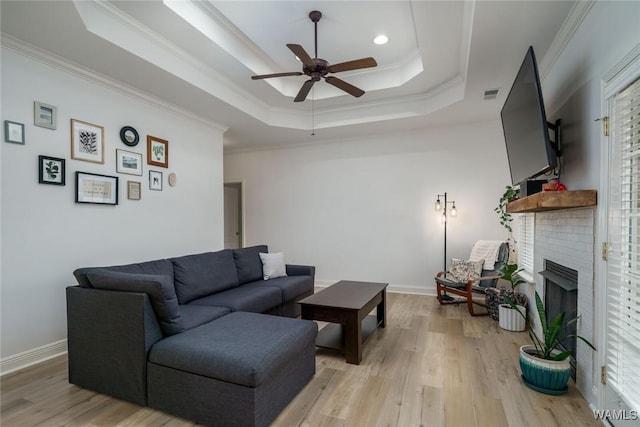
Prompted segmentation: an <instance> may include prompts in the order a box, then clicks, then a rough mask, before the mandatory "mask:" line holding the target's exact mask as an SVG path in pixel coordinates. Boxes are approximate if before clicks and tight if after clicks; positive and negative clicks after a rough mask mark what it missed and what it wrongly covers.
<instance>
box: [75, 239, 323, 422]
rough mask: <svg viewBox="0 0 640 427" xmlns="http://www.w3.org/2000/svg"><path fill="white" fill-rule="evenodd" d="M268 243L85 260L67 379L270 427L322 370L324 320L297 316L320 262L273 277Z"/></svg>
mask: <svg viewBox="0 0 640 427" xmlns="http://www.w3.org/2000/svg"><path fill="white" fill-rule="evenodd" d="M267 251H268V248H267V246H253V247H249V248H242V249H235V250H221V251H218V252H207V253H202V254H194V255H186V256H182V257H177V258H171V259H161V260H156V261H149V262H142V263H137V264H129V265H121V266H111V267H90V268H79V269H77V270H76V271H74V276H75V277H76V279H77V281H78V285H77V286H70V287H68V288H67V290H66V291H67V328H68V348H69V382H71V383H72V384H76V385H78V386H80V387H83V388H87V389H91V390H95V391H98V392H101V393H105V394H109V395H112V396H115V397H118V398H121V399H125V400H128V401H131V402H135V403H137V404H140V405H145V406H149V407H152V408H155V409H159V410H162V411H165V412H168V413H170V414H174V415H177V416H180V417H183V418H187V419H191V420H193V421H196V422H198V423H201V424H205V425H216V426H266V425H269V423H270V422H271V421H273V419H274V418H275V417H277V415H278V414H279V413H280V411H281V410H282V409H283V408H284V407H285V406H286V405H287V404H288V403H289V402H290V401H291V399H293V397H295V396H296V394H297V393H298V392H299V391H300V390H301V389H302V388H303V387H304V386H305V385H306V384H307V383H308V382H309V380H310V379H311V378H312V377H313V375H314V374H315V338H316V335H317V326H316V324H315V323H314V322H310V321H306V320H302V319H295V318H293V317H296V316H297V315H298V314H299V313H300V308H299V305H298V304H297V301H299V300H300V299H302V298H304V297H305V296H308V295H311V294H312V293H313V282H314V276H315V268H314V267H312V266H301V265H287V266H286V272H287V275H286V276H284V277H278V278H273V279H269V280H264V279H263V276H262V262H261V260H260V256H259V253H261V252H265V253H266V252H267Z"/></svg>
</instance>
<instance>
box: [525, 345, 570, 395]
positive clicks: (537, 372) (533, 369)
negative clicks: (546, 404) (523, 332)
mask: <svg viewBox="0 0 640 427" xmlns="http://www.w3.org/2000/svg"><path fill="white" fill-rule="evenodd" d="M559 352H560V351H559V350H554V351H553V352H551V354H552V355H555V354H558V353H559ZM535 354H536V348H535V346H533V345H523V346H522V347H520V370H521V371H522V380H523V381H524V383H525V385H526V386H527V387H529V388H531V389H533V390H535V391H539V392H540V393H545V394H554V395H555V394H564V393H566V392H567V390H568V389H569V387H568V386H567V383H568V382H569V377H571V363H570V361H569V358H566V359H565V360H558V361H556V360H546V359H542V358H540V357H537V356H536V355H535Z"/></svg>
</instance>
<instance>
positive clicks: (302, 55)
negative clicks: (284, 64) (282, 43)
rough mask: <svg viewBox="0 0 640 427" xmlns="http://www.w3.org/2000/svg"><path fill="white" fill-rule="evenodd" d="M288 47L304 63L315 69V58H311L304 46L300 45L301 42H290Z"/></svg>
mask: <svg viewBox="0 0 640 427" xmlns="http://www.w3.org/2000/svg"><path fill="white" fill-rule="evenodd" d="M287 47H288V48H289V50H290V51H291V52H293V54H294V55H295V56H297V57H298V59H300V61H302V63H303V64H304V65H306V66H307V67H309V68H311V69H312V70H315V68H316V63H315V62H313V59H311V57H310V56H309V54H308V53H307V51H306V50H304V48H303V47H302V46H300V45H299V44H288V45H287Z"/></svg>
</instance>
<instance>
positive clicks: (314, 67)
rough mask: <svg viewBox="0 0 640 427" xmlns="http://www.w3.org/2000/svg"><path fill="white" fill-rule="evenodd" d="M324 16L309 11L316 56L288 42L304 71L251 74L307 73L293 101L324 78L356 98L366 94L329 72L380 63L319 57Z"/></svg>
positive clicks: (305, 95)
mask: <svg viewBox="0 0 640 427" xmlns="http://www.w3.org/2000/svg"><path fill="white" fill-rule="evenodd" d="M320 18H322V13H321V12H319V11H317V10H313V11H311V12H309V19H311V21H312V22H313V25H314V30H315V37H314V39H315V58H311V57H310V56H309V54H308V53H307V52H306V51H305V50H304V48H303V47H302V46H300V45H299V44H287V47H288V48H289V50H291V52H293V54H294V55H296V56H297V57H298V59H300V61H301V62H302V64H303V65H302V72H300V71H292V72H288V73H275V74H262V75H259V76H251V79H253V80H260V79H270V78H272V77H286V76H301V75H303V74H306V75H307V76H309V77H311V78H310V79H309V80H307V81H306V82H304V84H303V85H302V87H301V88H300V91H299V92H298V94H297V95H296V97H295V99H294V100H293V102H302V101H304V100H305V99H306V98H307V95H308V94H309V92H310V91H311V88H312V87H313V85H314V83H315V82H317V81H320V79H322V78H324V79H325V81H326V82H327V83H329V84H330V85H333V86H335V87H337V88H338V89H341V90H343V91H345V92H347V93H348V94H349V95H353V96H355V97H356V98H358V97H360V96H362V95H364V91H363V90H362V89H360V88H358V87H355V86H353V85H352V84H349V83H347V82H345V81H344V80H341V79H339V78H337V77H334V76H328V75H327V74H329V73H339V72H341V71H349V70H359V69H361V68H369V67H376V66H377V65H378V64H377V63H376V60H375V59H373V58H371V57H369V58H362V59H356V60H353V61H347V62H341V63H339V64H334V65H331V64H329V62H328V61H327V60H325V59H322V58H318V21H320Z"/></svg>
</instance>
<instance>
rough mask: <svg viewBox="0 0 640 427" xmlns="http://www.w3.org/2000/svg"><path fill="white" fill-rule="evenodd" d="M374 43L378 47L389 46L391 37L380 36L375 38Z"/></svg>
mask: <svg viewBox="0 0 640 427" xmlns="http://www.w3.org/2000/svg"><path fill="white" fill-rule="evenodd" d="M373 42H374V43H375V44H377V45H383V44H387V43H388V42H389V37H387V36H385V35H384V34H379V35H377V36H375V37H374V38H373Z"/></svg>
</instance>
